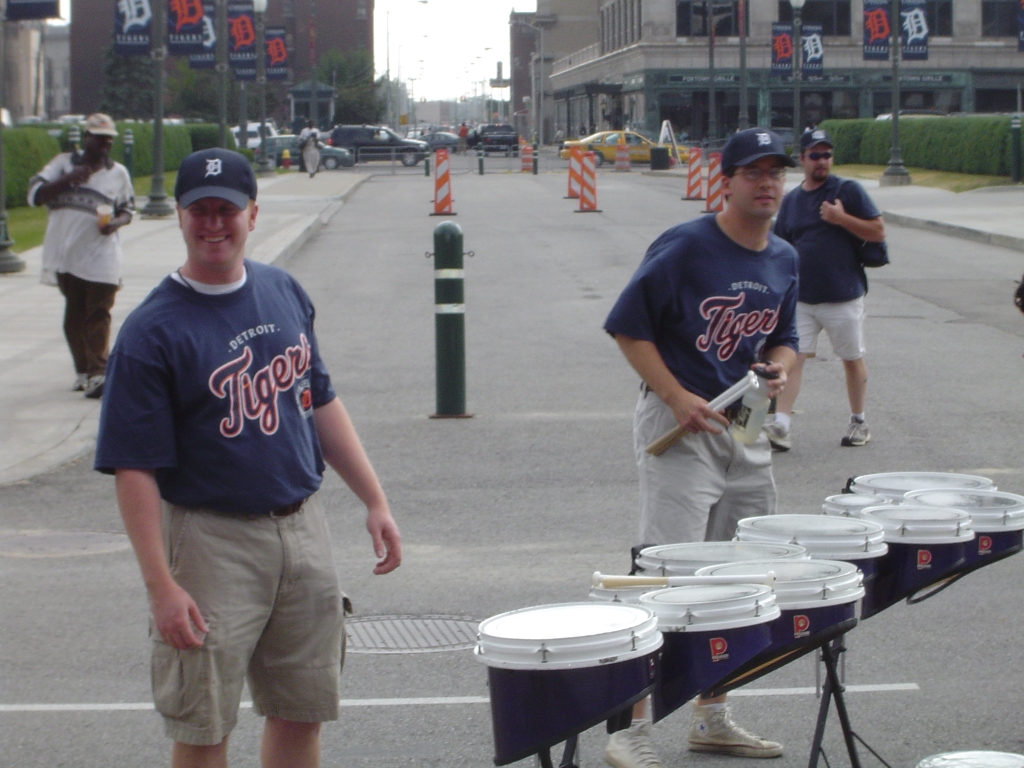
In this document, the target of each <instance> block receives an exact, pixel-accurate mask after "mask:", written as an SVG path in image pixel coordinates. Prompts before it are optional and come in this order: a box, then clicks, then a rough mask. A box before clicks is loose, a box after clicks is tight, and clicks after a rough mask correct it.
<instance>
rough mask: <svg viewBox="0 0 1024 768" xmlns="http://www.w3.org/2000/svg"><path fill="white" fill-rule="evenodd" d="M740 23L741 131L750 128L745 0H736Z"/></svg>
mask: <svg viewBox="0 0 1024 768" xmlns="http://www.w3.org/2000/svg"><path fill="white" fill-rule="evenodd" d="M737 10H738V14H737V15H738V16H739V23H740V115H739V125H738V126H737V127H738V128H739V129H740V130H741V131H742V130H744V129H746V128H749V127H750V102H749V100H748V95H747V0H738V3H737Z"/></svg>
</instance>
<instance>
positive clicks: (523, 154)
mask: <svg viewBox="0 0 1024 768" xmlns="http://www.w3.org/2000/svg"><path fill="white" fill-rule="evenodd" d="M519 161H520V163H519V170H520V171H522V172H523V173H533V146H531V145H530V144H520V145H519Z"/></svg>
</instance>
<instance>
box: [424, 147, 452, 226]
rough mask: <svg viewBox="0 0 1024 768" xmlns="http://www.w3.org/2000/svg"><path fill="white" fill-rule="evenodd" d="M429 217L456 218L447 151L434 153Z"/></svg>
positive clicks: (442, 150) (440, 150)
mask: <svg viewBox="0 0 1024 768" xmlns="http://www.w3.org/2000/svg"><path fill="white" fill-rule="evenodd" d="M430 215H431V216H456V215H457V214H456V213H455V211H453V210H452V182H451V174H449V172H448V150H447V149H444V148H443V147H442V148H440V149H437V150H435V151H434V212H433V213H432V214H430Z"/></svg>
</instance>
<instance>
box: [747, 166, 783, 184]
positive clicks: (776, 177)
mask: <svg viewBox="0 0 1024 768" xmlns="http://www.w3.org/2000/svg"><path fill="white" fill-rule="evenodd" d="M737 173H739V175H740V176H742V177H743V178H745V179H746V180H747V181H760V180H761V179H763V178H764V177H765V176H767V177H768V178H769V179H771V180H772V181H781V180H782V179H784V178H786V169H785V168H769V169H768V170H762V169H760V168H740V169H739V171H737Z"/></svg>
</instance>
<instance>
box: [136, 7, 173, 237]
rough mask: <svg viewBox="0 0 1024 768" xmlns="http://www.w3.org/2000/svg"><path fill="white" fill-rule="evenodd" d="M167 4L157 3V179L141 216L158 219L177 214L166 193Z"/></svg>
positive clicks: (154, 154) (155, 82)
mask: <svg viewBox="0 0 1024 768" xmlns="http://www.w3.org/2000/svg"><path fill="white" fill-rule="evenodd" d="M166 13H167V4H166V3H153V27H152V29H153V32H152V35H153V40H152V49H153V50H152V52H151V54H150V55H151V56H152V57H153V176H152V177H151V179H150V182H149V199H148V200H147V201H146V204H145V206H143V208H142V211H141V212H140V215H141V216H142V218H144V219H157V218H163V217H164V216H171V215H173V214H174V208H173V207H171V204H170V203H168V202H167V193H166V192H165V191H164V59H165V58H166V57H167V22H166V19H167V16H166Z"/></svg>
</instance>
